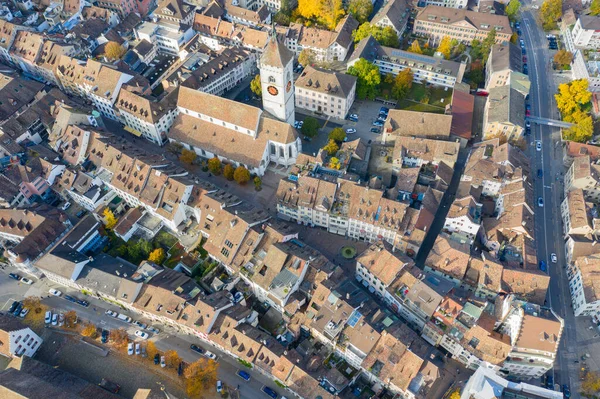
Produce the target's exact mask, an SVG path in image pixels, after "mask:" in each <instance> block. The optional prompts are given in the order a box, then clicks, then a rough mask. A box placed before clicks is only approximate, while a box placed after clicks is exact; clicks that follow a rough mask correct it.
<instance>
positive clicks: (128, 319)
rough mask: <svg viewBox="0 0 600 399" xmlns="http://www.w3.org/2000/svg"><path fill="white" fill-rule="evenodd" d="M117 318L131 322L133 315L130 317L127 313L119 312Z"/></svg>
mask: <svg viewBox="0 0 600 399" xmlns="http://www.w3.org/2000/svg"><path fill="white" fill-rule="evenodd" d="M117 319H119V320H123V321H124V322H126V323H131V317H129V316H127V315H126V314H123V313H119V314H118V315H117Z"/></svg>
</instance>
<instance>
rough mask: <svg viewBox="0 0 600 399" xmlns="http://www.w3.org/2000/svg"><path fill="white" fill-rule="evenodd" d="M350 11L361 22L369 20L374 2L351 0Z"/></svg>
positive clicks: (369, 0)
mask: <svg viewBox="0 0 600 399" xmlns="http://www.w3.org/2000/svg"><path fill="white" fill-rule="evenodd" d="M348 12H349V13H350V14H352V16H353V17H354V19H356V20H357V21H358V23H359V24H362V23H363V22H366V21H368V20H369V16H370V15H371V13H372V12H373V3H371V0H350V3H349V4H348Z"/></svg>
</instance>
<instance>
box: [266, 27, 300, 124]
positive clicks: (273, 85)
mask: <svg viewBox="0 0 600 399" xmlns="http://www.w3.org/2000/svg"><path fill="white" fill-rule="evenodd" d="M259 68H260V83H261V85H262V101H263V108H264V110H265V111H266V112H269V113H270V114H271V115H273V116H275V117H276V118H277V119H279V120H280V121H283V122H287V123H288V124H290V125H293V124H294V120H295V117H294V76H293V68H294V54H293V53H291V52H290V51H289V50H288V49H287V48H286V47H285V46H282V45H280V44H279V41H278V40H277V37H276V35H275V32H273V33H272V36H271V40H270V41H269V44H268V45H267V49H266V50H265V52H264V54H263V55H262V56H261V57H260V60H259Z"/></svg>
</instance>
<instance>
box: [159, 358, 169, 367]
mask: <svg viewBox="0 0 600 399" xmlns="http://www.w3.org/2000/svg"><path fill="white" fill-rule="evenodd" d="M160 367H162V368H165V367H167V362H166V361H165V357H164V356H161V357H160Z"/></svg>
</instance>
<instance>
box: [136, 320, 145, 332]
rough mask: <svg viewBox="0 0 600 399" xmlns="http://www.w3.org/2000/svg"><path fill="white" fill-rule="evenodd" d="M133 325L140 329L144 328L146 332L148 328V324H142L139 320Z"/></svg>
mask: <svg viewBox="0 0 600 399" xmlns="http://www.w3.org/2000/svg"><path fill="white" fill-rule="evenodd" d="M133 324H135V325H136V326H138V327H139V328H142V329H144V330H145V329H146V327H148V324H145V323H142V322H141V321H139V320H136V321H134V322H133Z"/></svg>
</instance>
